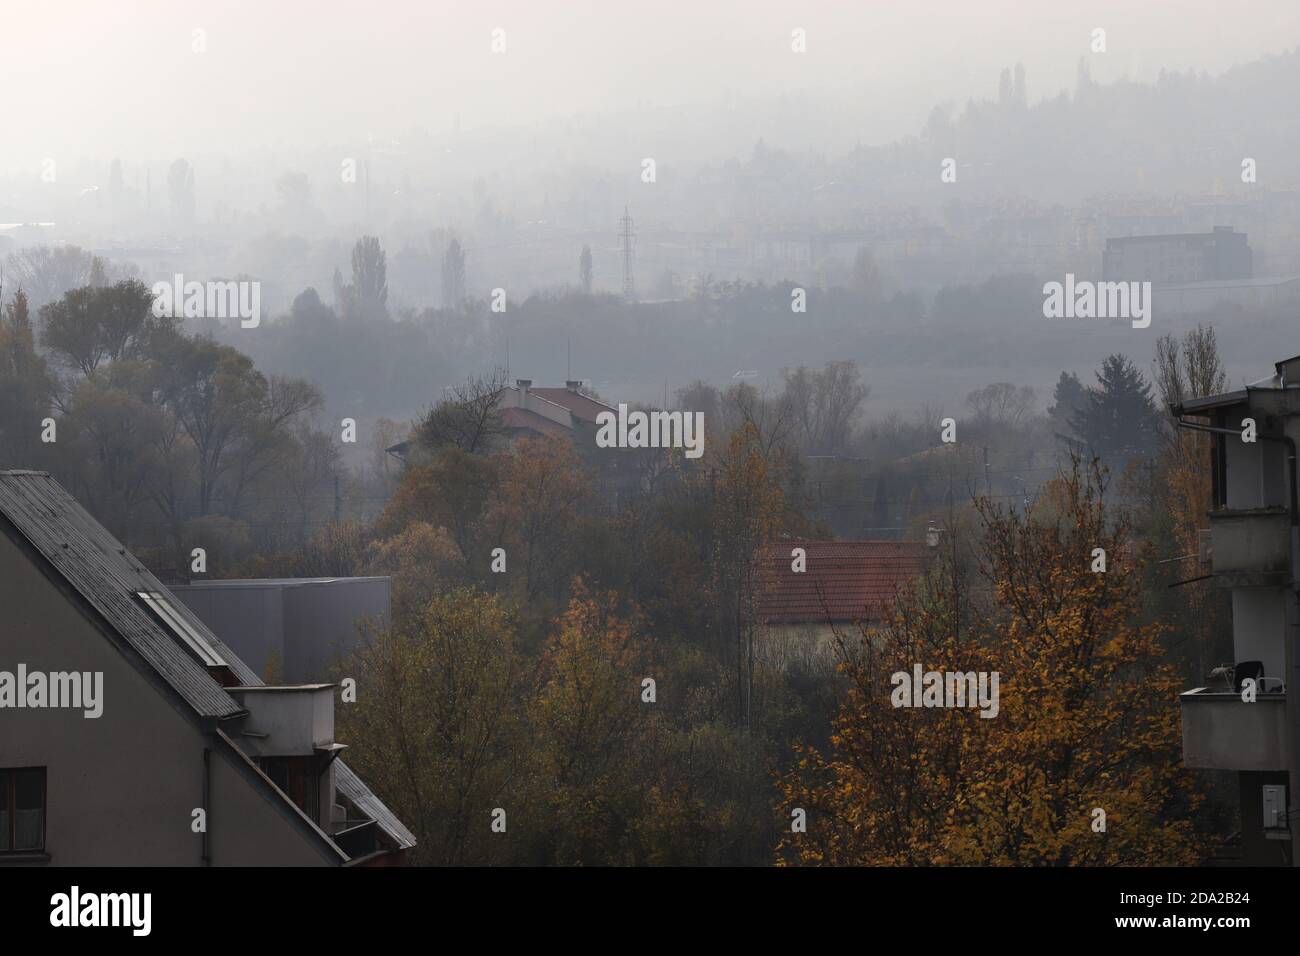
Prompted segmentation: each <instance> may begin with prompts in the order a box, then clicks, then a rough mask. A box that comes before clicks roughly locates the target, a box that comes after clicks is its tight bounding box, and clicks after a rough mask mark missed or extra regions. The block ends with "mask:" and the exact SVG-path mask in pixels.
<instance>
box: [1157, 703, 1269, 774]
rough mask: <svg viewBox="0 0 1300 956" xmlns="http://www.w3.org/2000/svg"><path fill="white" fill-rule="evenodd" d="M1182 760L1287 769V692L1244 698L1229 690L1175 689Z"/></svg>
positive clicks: (1212, 767)
mask: <svg viewBox="0 0 1300 956" xmlns="http://www.w3.org/2000/svg"><path fill="white" fill-rule="evenodd" d="M1178 699H1179V705H1180V708H1181V710H1182V720H1183V763H1184V764H1185V765H1186V766H1188V767H1198V768H1202V769H1207V770H1285V769H1286V767H1287V754H1286V741H1287V739H1288V738H1287V732H1286V723H1287V717H1286V694H1284V693H1270V692H1260V693H1259V694H1258V695H1257V696H1256V697H1255V700H1254V701H1252V702H1250V703H1247V702H1245V701H1243V700H1242V699H1241V695H1240V694H1237V693H1233V692H1232V691H1219V690H1211V689H1210V688H1208V687H1197V688H1196V689H1195V690H1189V691H1187V692H1186V693H1184V694H1180V695H1179V698H1178Z"/></svg>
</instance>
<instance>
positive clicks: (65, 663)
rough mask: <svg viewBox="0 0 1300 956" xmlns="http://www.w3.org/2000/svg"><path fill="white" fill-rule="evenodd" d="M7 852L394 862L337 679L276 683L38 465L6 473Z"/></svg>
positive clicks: (2, 498)
mask: <svg viewBox="0 0 1300 956" xmlns="http://www.w3.org/2000/svg"><path fill="white" fill-rule="evenodd" d="M0 609H3V614H0V866H3V865H6V864H17V865H35V866H41V865H56V866H57V865H71V866H104V865H133V866H261V865H275V866H388V865H396V864H401V863H403V862H405V857H406V854H407V851H408V850H410V849H411V848H412V847H414V846H415V837H414V835H412V833H411V832H410V831H409V830H408V829H407V828H406V827H405V826H404V825H403V824H402V822H401V821H400V820H399V819H398V818H397V816H396V815H395V814H393V812H392V811H391V810H389V809H388V807H386V806H385V805H384V803H383V802H382V801H381V800H380V799H379V798H378V797H377V796H376V795H375V794H374V793H373V792H371V790H370V789H369V788H368V787H367V786H366V784H365V783H364V782H363V781H362V780H361V778H360V777H358V776H357V775H356V774H355V773H354V772H353V771H352V770H351V769H350V768H349V767H348V766H347V765H346V764H345V763H344V761H343V760H342V758H341V754H342V753H343V751H344V750H345V749H346V744H344V743H342V742H340V741H338V740H336V739H335V737H334V701H335V689H336V688H335V686H334V685H333V684H328V683H312V684H292V685H276V686H268V685H267V684H265V683H264V682H263V681H262V679H261V678H260V677H258V675H257V674H256V673H255V672H254V671H253V670H252V669H250V668H249V667H248V665H247V664H245V663H244V662H243V661H242V660H241V659H240V658H239V657H238V656H237V655H236V654H235V653H234V651H232V650H231V649H230V647H229V646H228V645H226V644H225V643H224V642H222V641H221V640H220V639H219V638H218V637H217V636H216V635H215V634H214V633H213V632H212V631H211V630H210V629H209V628H208V627H207V626H206V625H205V624H204V623H203V621H202V620H200V619H199V617H198V616H197V615H195V614H194V612H193V611H191V610H190V609H189V608H188V607H187V606H186V605H185V603H184V602H182V601H181V600H180V599H178V598H177V597H175V596H174V595H173V594H172V593H171V592H170V591H169V590H168V589H167V588H166V587H165V586H164V585H163V584H162V583H161V582H160V581H159V580H158V579H157V578H156V577H155V576H154V575H153V574H151V573H150V572H149V571H148V570H146V569H145V568H144V566H143V565H141V563H140V561H139V559H137V558H136V557H135V556H134V555H133V554H131V552H130V551H128V550H127V549H126V548H125V547H123V546H122V545H121V544H120V543H119V542H118V541H117V540H116V539H115V538H114V537H113V536H112V535H111V534H110V533H109V532H108V531H107V530H105V528H104V527H103V526H102V525H100V524H99V522H98V521H96V520H95V519H94V518H93V517H91V515H90V514H89V513H88V512H87V511H86V510H85V509H84V508H82V507H81V505H79V504H78V503H77V501H76V500H75V499H74V498H73V497H72V496H71V495H70V494H68V492H67V491H65V490H64V489H63V488H62V487H61V486H60V485H59V484H58V483H57V482H56V481H54V479H52V478H51V477H50V476H49V475H47V474H45V473H44V472H34V471H2V472H0Z"/></svg>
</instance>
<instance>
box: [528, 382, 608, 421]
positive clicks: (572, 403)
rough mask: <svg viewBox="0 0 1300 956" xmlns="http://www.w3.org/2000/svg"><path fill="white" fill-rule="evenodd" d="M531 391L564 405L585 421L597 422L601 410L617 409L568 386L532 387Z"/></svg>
mask: <svg viewBox="0 0 1300 956" xmlns="http://www.w3.org/2000/svg"><path fill="white" fill-rule="evenodd" d="M529 391H531V392H533V393H534V394H535V395H539V396H541V397H542V398H544V399H546V400H547V401H548V402H554V403H555V404H556V405H563V406H564V407H565V408H567V409H568V410H569V413H570V414H572V415H573V417H574V418H577V419H580V420H581V421H584V422H591V423H593V424H594V423H595V421H596V416H597V415H599V414H600V413H601V412H612V411H616V409H613V408H611V407H610V406H608V405H606V404H604V403H603V402H597V401H594V400H593V399H590V398H588V397H587V396H586V395H579V394H578V393H577V392H571V391H569V390H568V389H567V388H531V389H529Z"/></svg>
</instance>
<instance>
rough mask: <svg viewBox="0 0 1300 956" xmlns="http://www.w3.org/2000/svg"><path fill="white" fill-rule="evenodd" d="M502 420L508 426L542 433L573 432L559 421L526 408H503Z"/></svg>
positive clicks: (567, 433)
mask: <svg viewBox="0 0 1300 956" xmlns="http://www.w3.org/2000/svg"><path fill="white" fill-rule="evenodd" d="M501 421H502V423H503V424H504V425H505V426H506V428H511V429H521V430H528V431H534V432H537V433H538V434H541V435H565V436H572V434H573V433H572V432H571V431H570V430H569V429H567V428H565V427H564V426H563V425H561V424H560V423H559V422H553V421H551V420H550V419H549V418H547V417H545V416H544V415H538V414H537V413H536V412H530V411H529V410H528V409H526V408H503V409H501Z"/></svg>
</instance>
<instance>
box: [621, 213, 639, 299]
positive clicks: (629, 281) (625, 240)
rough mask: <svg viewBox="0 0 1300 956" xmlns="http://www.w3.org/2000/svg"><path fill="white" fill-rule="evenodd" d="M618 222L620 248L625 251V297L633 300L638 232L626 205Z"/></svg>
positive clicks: (634, 296) (634, 295) (634, 294)
mask: <svg viewBox="0 0 1300 956" xmlns="http://www.w3.org/2000/svg"><path fill="white" fill-rule="evenodd" d="M618 224H619V228H620V232H619V237H618V238H619V249H620V250H621V251H622V253H623V298H624V299H626V300H627V301H629V302H631V301H632V300H633V299H635V298H636V283H635V282H634V280H633V277H632V243H633V240H635V239H636V233H634V232H633V231H632V217H631V216H630V215H628V211H627V207H626V206H624V207H623V218H622V219H620V220H619V221H618Z"/></svg>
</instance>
